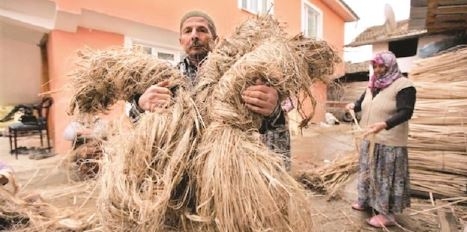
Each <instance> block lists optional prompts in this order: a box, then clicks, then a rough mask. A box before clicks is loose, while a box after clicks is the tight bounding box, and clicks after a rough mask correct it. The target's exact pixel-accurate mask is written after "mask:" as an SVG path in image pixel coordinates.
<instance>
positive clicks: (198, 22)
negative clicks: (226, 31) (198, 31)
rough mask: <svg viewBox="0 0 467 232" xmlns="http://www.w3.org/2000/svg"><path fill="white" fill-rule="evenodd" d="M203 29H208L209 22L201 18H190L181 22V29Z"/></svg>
mask: <svg viewBox="0 0 467 232" xmlns="http://www.w3.org/2000/svg"><path fill="white" fill-rule="evenodd" d="M195 27H205V28H208V29H209V22H208V20H206V19H205V18H203V17H197V16H196V17H190V18H188V19H186V20H185V22H183V24H182V27H181V29H182V30H183V29H185V28H195Z"/></svg>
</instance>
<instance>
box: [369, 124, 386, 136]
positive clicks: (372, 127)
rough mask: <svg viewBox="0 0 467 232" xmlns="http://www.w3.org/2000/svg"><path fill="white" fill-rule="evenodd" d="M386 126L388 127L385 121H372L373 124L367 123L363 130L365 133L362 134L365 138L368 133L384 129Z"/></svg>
mask: <svg viewBox="0 0 467 232" xmlns="http://www.w3.org/2000/svg"><path fill="white" fill-rule="evenodd" d="M386 127H388V125H387V124H386V122H377V123H373V124H371V125H369V126H368V128H367V129H366V130H365V133H364V134H363V137H364V138H365V137H367V136H368V135H369V134H377V133H378V132H380V131H381V130H383V129H386Z"/></svg>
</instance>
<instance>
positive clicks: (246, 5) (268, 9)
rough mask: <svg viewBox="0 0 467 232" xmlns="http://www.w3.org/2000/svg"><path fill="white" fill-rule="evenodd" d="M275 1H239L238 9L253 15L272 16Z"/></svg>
mask: <svg viewBox="0 0 467 232" xmlns="http://www.w3.org/2000/svg"><path fill="white" fill-rule="evenodd" d="M273 5H274V0H238V7H239V8H240V9H243V10H246V11H248V12H251V13H253V14H265V13H268V14H272V13H273V10H274V8H273Z"/></svg>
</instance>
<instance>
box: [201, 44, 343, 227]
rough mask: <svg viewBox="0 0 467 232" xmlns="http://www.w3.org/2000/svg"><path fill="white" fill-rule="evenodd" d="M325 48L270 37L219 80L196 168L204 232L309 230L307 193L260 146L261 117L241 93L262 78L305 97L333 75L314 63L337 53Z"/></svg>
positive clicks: (286, 93) (285, 93)
mask: <svg viewBox="0 0 467 232" xmlns="http://www.w3.org/2000/svg"><path fill="white" fill-rule="evenodd" d="M320 45H321V46H322V44H321V43H316V42H315V41H313V40H308V39H305V38H303V37H300V36H298V37H295V38H293V39H291V40H284V38H281V37H277V38H271V39H269V40H267V41H264V42H263V43H262V44H261V45H260V46H258V47H257V48H255V49H254V50H253V51H252V52H250V53H247V54H245V55H244V56H243V57H241V58H240V59H239V60H238V61H237V62H236V63H235V64H234V65H233V66H232V67H231V68H230V69H229V70H227V71H226V72H225V73H224V75H223V76H222V77H221V79H220V80H219V84H218V86H217V88H215V89H214V91H213V93H212V95H211V96H212V97H211V98H209V99H208V100H209V101H208V105H209V106H210V108H209V109H207V112H208V117H209V118H210V119H211V120H212V121H211V123H210V124H209V125H208V126H207V128H206V129H205V131H204V133H203V136H202V140H201V143H200V144H199V146H198V153H197V155H196V156H195V159H194V160H195V163H194V167H193V169H194V170H196V171H198V172H197V179H196V180H197V187H198V191H197V193H198V200H197V202H200V205H199V207H198V214H199V216H200V217H201V218H203V220H208V221H210V224H212V225H210V224H207V225H205V226H204V227H202V229H201V230H202V231H211V230H212V229H214V230H213V231H217V230H221V231H258V230H259V231H263V230H273V231H290V230H291V231H303V230H309V229H310V228H311V224H310V223H311V222H310V218H309V216H310V212H309V210H308V209H307V208H304V207H303V205H304V204H305V205H306V199H305V198H306V197H305V195H304V193H303V190H302V189H301V187H300V185H299V184H298V183H296V182H295V181H294V179H293V178H292V177H290V176H289V175H288V174H287V172H286V171H285V170H284V169H283V168H282V167H281V158H280V157H279V155H277V154H271V152H269V151H268V149H267V148H266V146H265V145H263V144H262V143H261V142H260V140H259V135H258V132H257V129H256V128H259V127H260V123H261V121H262V119H263V117H262V116H260V115H257V114H253V113H251V112H250V111H249V110H248V109H247V108H246V107H245V106H244V105H243V102H242V100H241V92H242V91H243V89H244V88H246V87H247V86H250V85H253V84H254V83H255V78H257V77H263V78H264V81H265V82H266V83H269V84H270V85H271V86H274V87H275V88H276V89H277V90H278V92H279V95H280V96H281V97H283V98H285V97H287V96H289V95H290V93H298V92H299V91H300V90H302V91H308V89H309V86H311V84H312V81H313V80H314V79H315V78H317V77H318V76H319V77H322V76H323V75H324V74H325V73H326V72H327V71H329V69H328V68H327V67H329V66H326V67H323V68H321V69H319V68H318V67H316V66H314V65H315V63H314V62H313V61H316V62H323V60H325V58H326V57H331V58H332V55H333V54H334V53H333V52H332V50H331V49H329V47H324V46H323V47H321V46H320ZM320 48H321V49H322V50H320ZM326 48H328V50H325V49H326ZM326 51H328V52H329V53H326ZM320 52H322V53H320ZM320 54H321V55H322V57H317V56H318V55H320ZM319 58H321V59H319ZM330 60H331V61H332V60H333V59H330ZM329 65H331V66H332V63H330V64H329ZM311 70H313V71H314V72H311ZM310 96H311V94H310ZM212 144H222V146H218V147H217V146H216V147H213V146H212ZM240 144H241V146H239V145H240ZM226 189H232V190H230V191H225V190H226ZM233 215H235V216H233Z"/></svg>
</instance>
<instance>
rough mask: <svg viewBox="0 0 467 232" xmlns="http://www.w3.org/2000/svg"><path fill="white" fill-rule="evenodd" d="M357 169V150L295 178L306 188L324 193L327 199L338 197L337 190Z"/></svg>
mask: <svg viewBox="0 0 467 232" xmlns="http://www.w3.org/2000/svg"><path fill="white" fill-rule="evenodd" d="M357 171H358V152H354V153H351V154H347V155H345V156H343V157H339V158H338V159H336V160H334V161H333V162H332V163H330V164H328V165H324V166H320V167H318V168H316V169H313V170H308V171H306V172H304V173H300V175H299V176H297V177H296V178H297V179H298V180H299V181H300V182H302V183H303V184H305V185H306V186H307V187H308V188H310V189H312V190H314V191H317V192H322V193H325V194H326V195H327V196H328V198H329V199H332V198H335V197H338V193H339V190H341V187H342V186H343V185H344V184H345V183H347V181H348V180H349V179H350V176H351V175H353V174H354V173H356V172H357Z"/></svg>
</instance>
